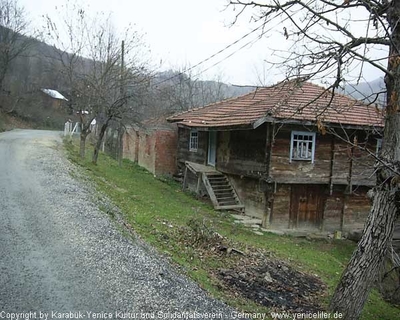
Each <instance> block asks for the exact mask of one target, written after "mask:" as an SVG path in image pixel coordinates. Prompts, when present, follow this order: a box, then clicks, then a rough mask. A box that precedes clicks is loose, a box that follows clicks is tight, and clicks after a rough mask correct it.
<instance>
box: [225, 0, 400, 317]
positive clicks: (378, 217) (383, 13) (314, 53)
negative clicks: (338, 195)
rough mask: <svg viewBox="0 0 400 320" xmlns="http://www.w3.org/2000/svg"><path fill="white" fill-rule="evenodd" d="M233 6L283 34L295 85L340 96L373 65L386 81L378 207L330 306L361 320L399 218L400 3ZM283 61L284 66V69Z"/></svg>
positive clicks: (355, 0)
mask: <svg viewBox="0 0 400 320" xmlns="http://www.w3.org/2000/svg"><path fill="white" fill-rule="evenodd" d="M230 4H231V5H232V6H234V8H237V7H238V8H239V10H238V13H237V16H236V18H238V17H239V16H240V15H242V14H244V12H247V10H246V9H248V8H252V9H253V11H252V16H253V21H256V22H259V23H262V26H263V29H262V30H264V33H266V32H267V30H268V31H269V33H268V35H270V33H271V32H272V31H273V30H279V31H280V35H281V39H282V41H279V46H280V47H279V48H275V50H274V51H273V54H272V59H275V61H273V63H274V64H277V63H279V64H280V65H281V66H282V65H283V66H284V67H285V69H286V72H287V73H286V76H287V77H288V78H289V77H303V79H306V80H308V79H316V78H319V79H320V81H324V82H325V83H326V84H327V85H328V86H329V88H330V89H332V91H333V92H335V91H337V89H338V88H339V86H340V85H341V84H343V83H344V82H345V81H346V80H351V79H354V78H352V74H351V71H353V72H354V70H358V72H359V75H358V79H357V78H356V79H355V80H359V79H360V78H362V72H363V70H364V68H365V67H366V66H367V65H368V66H370V67H373V68H375V69H377V70H379V71H381V72H382V73H383V74H384V75H385V83H386V89H387V92H386V94H387V105H386V109H385V111H386V119H385V129H384V143H383V147H382V151H381V155H380V158H379V159H378V162H377V164H376V172H377V184H376V187H375V188H374V190H373V191H374V192H373V204H372V207H371V211H370V214H369V216H368V219H367V221H366V224H365V228H364V233H363V236H362V239H361V240H360V242H359V243H358V246H357V249H356V250H355V251H354V253H353V256H352V257H351V259H350V262H349V264H348V265H347V267H346V269H345V270H344V272H343V274H342V277H341V280H340V282H339V284H338V286H337V288H336V291H335V293H334V295H333V298H332V301H331V304H330V308H331V309H332V311H338V312H341V313H342V314H343V316H344V319H358V318H359V316H360V314H361V311H362V309H363V306H364V304H365V301H366V300H367V297H368V294H369V292H370V290H371V288H372V286H373V283H374V279H376V278H377V275H378V271H379V269H380V267H381V266H382V263H383V261H384V258H385V256H386V253H387V250H388V246H389V245H390V243H391V239H392V235H393V225H394V221H395V220H396V219H397V218H398V217H399V208H400V206H399V200H400V198H399V195H400V192H399V191H400V190H399V187H400V184H399V181H400V112H399V111H400V100H399V99H400V55H399V50H400V24H399V21H400V1H389V0H381V1H378V0H376V1H375V0H342V1H325V0H320V1H317V0H309V1H300V0H283V1H280V0H269V1H268V0H267V1H262V2H258V1H240V0H238V1H236V0H233V1H230ZM284 41H286V42H287V43H289V45H287V46H285V45H284V44H283V42H284ZM285 47H286V48H287V50H285ZM382 53H383V54H382ZM277 57H281V58H282V59H278V60H279V61H278V62H277V61H276V58H277ZM385 62H387V65H384V63H385ZM323 79H325V80H323Z"/></svg>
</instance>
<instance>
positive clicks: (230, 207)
mask: <svg viewBox="0 0 400 320" xmlns="http://www.w3.org/2000/svg"><path fill="white" fill-rule="evenodd" d="M215 209H216V210H233V209H244V205H242V204H236V205H231V206H217V207H215Z"/></svg>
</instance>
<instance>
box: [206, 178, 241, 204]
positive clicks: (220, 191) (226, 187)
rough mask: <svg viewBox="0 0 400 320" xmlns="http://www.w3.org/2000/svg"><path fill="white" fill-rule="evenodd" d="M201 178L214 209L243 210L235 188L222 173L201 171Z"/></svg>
mask: <svg viewBox="0 0 400 320" xmlns="http://www.w3.org/2000/svg"><path fill="white" fill-rule="evenodd" d="M202 180H203V183H204V185H205V187H206V190H207V192H208V195H209V196H210V199H211V202H212V203H213V205H214V209H216V210H244V205H243V204H242V203H241V202H240V199H239V197H238V195H237V194H236V191H235V189H234V188H233V186H232V185H231V183H230V182H229V180H228V178H227V177H226V176H225V175H223V174H222V173H220V172H218V171H216V172H203V173H202Z"/></svg>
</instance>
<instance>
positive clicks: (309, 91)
mask: <svg viewBox="0 0 400 320" xmlns="http://www.w3.org/2000/svg"><path fill="white" fill-rule="evenodd" d="M331 99H332V101H331ZM330 101H331V103H329V102H330ZM167 120H168V121H169V122H177V123H178V124H181V125H184V126H188V127H195V128H199V129H202V128H203V129H206V128H219V129H222V130H223V129H224V128H231V127H251V128H256V127H257V126H259V125H260V124H262V123H264V122H266V121H267V122H270V121H276V122H282V121H284V120H297V121H312V122H316V121H322V122H323V123H332V124H341V125H353V126H377V127H383V115H382V112H381V111H380V110H378V109H377V108H376V107H374V106H368V105H366V104H363V103H362V102H360V101H358V100H354V99H352V98H349V97H347V96H345V95H342V94H335V95H334V96H333V97H332V94H331V92H330V91H327V90H326V89H325V88H323V87H321V86H318V85H315V84H312V83H310V82H298V81H286V82H281V83H279V84H277V85H275V86H272V87H266V88H259V89H257V90H255V91H254V92H251V93H248V94H246V95H243V96H240V97H237V98H232V99H228V100H223V101H220V102H217V103H213V104H210V105H207V106H205V107H201V108H197V109H192V110H189V111H186V112H182V113H179V114H176V115H174V116H172V117H169V118H168V119H167Z"/></svg>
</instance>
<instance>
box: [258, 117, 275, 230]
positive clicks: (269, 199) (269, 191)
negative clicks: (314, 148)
mask: <svg viewBox="0 0 400 320" xmlns="http://www.w3.org/2000/svg"><path fill="white" fill-rule="evenodd" d="M273 139H274V125H273V124H270V123H267V132H266V136H265V179H266V181H267V187H266V190H265V191H264V202H265V204H264V214H263V217H262V224H261V225H262V227H263V228H267V227H268V226H269V225H270V222H271V216H272V203H273V201H274V194H273V188H272V185H271V183H270V175H269V173H270V167H271V154H272V146H273Z"/></svg>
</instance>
